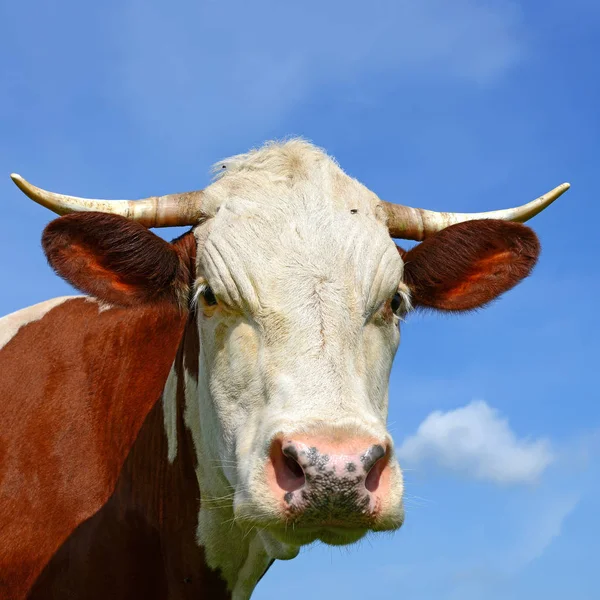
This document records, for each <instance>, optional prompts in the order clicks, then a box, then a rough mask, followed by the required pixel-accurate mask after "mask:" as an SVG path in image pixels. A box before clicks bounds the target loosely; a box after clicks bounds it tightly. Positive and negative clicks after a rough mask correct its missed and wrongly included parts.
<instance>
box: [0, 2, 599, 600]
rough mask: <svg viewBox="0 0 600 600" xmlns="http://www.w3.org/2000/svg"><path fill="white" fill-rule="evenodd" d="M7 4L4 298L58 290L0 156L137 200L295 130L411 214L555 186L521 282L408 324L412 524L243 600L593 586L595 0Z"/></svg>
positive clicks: (403, 443) (398, 374)
mask: <svg viewBox="0 0 600 600" xmlns="http://www.w3.org/2000/svg"><path fill="white" fill-rule="evenodd" d="M0 19H1V21H2V22H3V23H4V28H3V34H2V36H0V81H1V85H0V123H1V134H0V174H2V177H0V193H1V196H2V202H3V208H4V210H3V218H2V220H1V221H0V250H1V255H2V257H3V259H2V260H1V261H0V276H1V279H2V281H4V282H5V284H4V286H3V289H2V292H1V293H0V313H1V314H6V313H8V312H11V311H13V310H17V309H19V308H21V307H24V306H27V305H30V304H33V303H35V302H38V301H41V300H44V299H46V298H50V297H53V296H57V295H61V294H65V293H70V290H69V288H68V286H67V285H66V284H65V283H63V282H61V281H60V280H59V279H58V278H57V277H56V276H55V275H53V274H52V272H51V271H50V270H49V268H48V267H47V266H46V264H45V259H44V257H43V254H42V252H41V249H40V234H41V231H42V229H43V227H44V225H45V224H46V223H47V222H48V221H49V220H50V218H51V215H50V214H49V213H48V212H46V211H45V210H44V209H42V208H41V207H39V206H37V205H35V204H33V203H31V202H30V201H28V200H26V199H25V198H24V197H23V196H22V195H21V194H20V193H19V192H18V191H17V190H16V188H14V187H13V185H12V183H11V182H10V180H9V179H8V174H9V173H10V172H11V171H17V172H19V173H21V174H22V175H24V176H25V177H27V178H29V179H30V180H31V181H33V182H34V183H38V184H39V185H42V186H44V187H47V188H49V189H53V190H57V191H62V192H65V193H73V194H77V195H83V196H85V195H88V196H96V197H109V198H110V197H113V198H119V197H141V196H145V195H155V194H162V193H168V192H174V191H182V190H186V189H196V188H199V187H202V186H204V185H206V183H207V182H208V181H209V166H210V165H211V164H212V163H213V162H215V161H217V160H219V159H220V158H223V157H225V156H228V155H230V154H234V153H238V152H242V151H245V150H247V149H249V148H250V147H252V146H255V145H257V144H260V143H262V142H263V141H264V140H266V139H271V138H277V137H282V136H286V135H290V134H296V135H303V136H305V137H307V138H309V139H311V140H313V141H314V142H315V143H317V144H318V145H320V146H323V147H325V148H326V149H327V150H328V151H329V152H330V153H331V154H333V155H334V156H335V157H336V158H337V159H338V160H339V162H340V163H341V165H342V166H343V167H344V168H345V169H346V171H347V172H349V173H350V174H352V175H353V176H356V177H358V178H359V179H360V180H362V181H363V182H364V183H365V184H367V185H368V186H369V187H371V188H372V189H373V190H374V191H376V192H377V193H378V194H379V195H380V196H381V197H382V198H385V199H387V200H392V201H397V202H403V203H410V204H413V205H416V206H426V207H428V208H434V209H442V210H445V209H448V210H489V209H495V208H500V207H503V206H512V205H514V204H520V203H522V202H525V201H528V200H530V199H532V198H534V197H536V196H538V195H539V194H541V193H544V192H546V191H547V190H549V189H550V188H552V187H554V186H555V185H558V184H559V183H561V182H563V181H570V182H571V183H572V186H573V187H572V189H571V191H569V192H568V194H567V195H565V196H564V197H562V198H561V199H560V200H559V201H558V202H557V203H556V204H555V205H553V206H552V207H551V208H550V209H549V210H548V211H546V212H545V213H543V214H542V215H540V216H538V217H537V218H536V219H535V220H534V221H532V225H533V227H534V228H535V229H536V231H537V233H538V235H539V236H540V239H541V241H542V246H543V253H542V257H541V260H540V263H539V265H538V267H537V268H536V270H535V272H534V274H533V276H532V277H531V278H530V279H529V280H527V281H526V282H525V283H523V284H522V285H521V286H520V287H518V288H517V289H515V290H514V291H512V292H510V293H509V294H508V295H507V296H506V297H505V298H503V299H502V300H500V301H499V302H497V303H496V304H494V305H493V306H492V307H490V308H488V309H486V310H485V311H481V312H478V313H476V314H470V315H467V316H461V317H459V316H452V317H440V316H434V315H426V316H414V317H411V318H409V320H408V322H407V323H406V324H405V326H404V329H403V341H402V346H401V348H400V351H399V357H398V360H397V361H396V365H395V368H394V371H393V374H392V380H391V408H390V427H391V429H392V432H393V434H394V437H395V440H396V443H397V445H398V448H399V453H400V456H401V457H402V458H403V463H404V465H405V466H406V469H407V471H406V480H407V520H406V525H405V527H404V528H403V529H402V530H401V531H400V532H399V533H397V534H395V535H393V536H389V535H386V536H373V537H372V538H370V539H367V540H366V541H364V542H362V543H361V544H360V545H358V546H356V547H352V548H344V549H332V548H327V547H314V548H311V549H309V550H306V551H304V552H303V553H302V554H301V555H300V556H299V557H298V558H297V559H295V560H293V561H290V562H287V563H283V562H278V563H277V564H276V565H275V566H274V567H273V569H272V570H271V572H270V573H269V575H268V576H267V577H265V578H264V579H263V581H262V582H261V583H260V585H259V587H258V588H257V591H256V593H255V597H256V598H257V599H259V600H260V599H263V600H268V599H276V598H277V599H279V598H280V597H281V592H282V591H283V590H284V591H285V596H286V600H295V599H296V598H297V599H300V598H302V599H303V600H304V599H305V598H306V595H307V593H309V594H310V596H311V597H312V598H314V599H315V600H319V599H321V598H323V599H325V598H327V599H330V598H331V597H332V594H335V597H339V598H344V599H349V600H350V599H353V598H357V599H358V598H364V597H365V595H370V596H375V597H377V598H378V599H381V600H387V599H390V600H392V599H393V600H396V599H399V598H408V599H415V600H420V599H429V598H437V599H440V600H446V599H447V600H454V599H461V600H470V599H478V598H485V599H486V600H494V599H496V598H498V599H500V598H503V599H504V598H507V597H509V598H511V599H515V600H518V599H521V598H523V599H525V598H527V599H530V598H538V597H544V598H545V599H546V600H554V599H559V598H561V599H562V598H565V597H569V598H577V599H578V600H583V599H587V598H590V599H591V598H597V597H598V590H599V589H600V584H599V583H598V581H597V560H598V559H597V557H598V555H599V554H600V541H599V540H600V517H599V516H598V514H599V512H598V510H597V508H598V496H599V493H600V483H599V481H600V480H599V475H600V468H599V467H598V463H599V459H600V401H599V400H600V393H599V392H598V388H597V374H598V362H599V361H598V359H599V356H600V342H599V337H600V326H599V317H598V301H597V298H598V297H599V295H600V278H599V277H598V260H599V258H600V253H599V242H598V240H599V239H600V236H599V235H598V233H597V231H595V229H594V228H595V226H597V225H598V223H599V222H600V203H599V201H598V198H597V193H596V189H597V186H598V183H599V182H598V172H599V169H598V167H599V166H600V162H599V161H600V147H599V143H598V139H599V138H600V111H599V110H598V107H599V106H600V83H599V82H600V78H599V77H598V56H599V55H600V35H599V34H600V5H599V4H598V3H597V2H596V1H595V0H569V1H568V2H567V1H566V0H547V1H545V2H540V1H538V0H530V1H529V2H527V3H525V2H509V1H506V0H488V1H486V2H483V1H479V0H454V1H453V2H447V1H445V0H412V1H403V0H379V1H377V0H371V2H368V3H367V2H357V1H355V0H346V1H338V0H334V1H331V0H330V1H328V0H321V1H319V2H318V1H316V0H304V1H303V2H296V3H288V2H281V1H276V0H270V1H265V0H261V1H254V2H241V1H240V0H231V1H230V2H226V3H224V2H217V1H209V0H205V1H203V2H191V1H184V2H175V1H173V2H156V1H154V0H144V1H143V2H142V1H141V0H121V1H120V2H116V1H114V0H105V1H104V2H96V3H87V2H86V3H84V2H74V1H70V0H68V1H64V2H61V3H47V2H41V1H39V0H37V1H32V0H21V2H18V3H17V2H10V3H9V2H7V1H6V0H0ZM176 233H177V232H176V231H173V232H167V233H166V235H167V236H171V235H173V236H174V235H175V234H176Z"/></svg>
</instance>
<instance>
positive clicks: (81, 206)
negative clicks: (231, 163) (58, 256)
mask: <svg viewBox="0 0 600 600" xmlns="http://www.w3.org/2000/svg"><path fill="white" fill-rule="evenodd" d="M11 179H12V180H13V181H14V182H15V184H16V185H17V187H18V188H19V189H20V190H21V191H22V192H23V193H24V194H25V195H26V196H28V197H29V198H31V199H32V200H33V201H34V202H37V203H38V204H41V205H42V206H45V207H46V208H49V209H50V210H51V211H53V212H55V213H56V214H58V215H66V214H69V213H73V212H89V211H96V212H103V213H111V214H113V215H121V216H123V217H126V218H128V219H131V220H132V221H137V222H138V223H141V224H142V225H144V226H145V227H176V226H180V225H195V224H196V223H198V222H199V221H200V220H201V219H202V216H203V214H202V190H197V191H195V192H183V193H181V194H168V195H166V196H151V197H150V198H144V199H143V200H93V199H90V198H78V197H77V196H67V195H65V194H56V193H54V192H48V191H46V190H43V189H41V188H39V187H36V186H35V185H32V184H31V183H29V182H28V181H26V180H25V179H23V177H21V176H20V175H17V174H16V173H13V174H12V175H11Z"/></svg>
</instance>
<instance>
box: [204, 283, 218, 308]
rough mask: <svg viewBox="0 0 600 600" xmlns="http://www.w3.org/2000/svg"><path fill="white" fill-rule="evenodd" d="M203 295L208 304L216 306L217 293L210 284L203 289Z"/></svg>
mask: <svg viewBox="0 0 600 600" xmlns="http://www.w3.org/2000/svg"><path fill="white" fill-rule="evenodd" d="M202 297H203V298H204V302H205V303H206V304H207V306H215V305H216V304H217V298H216V296H215V293H214V292H213V291H212V289H211V288H209V287H208V286H206V287H205V288H204V290H203V291H202Z"/></svg>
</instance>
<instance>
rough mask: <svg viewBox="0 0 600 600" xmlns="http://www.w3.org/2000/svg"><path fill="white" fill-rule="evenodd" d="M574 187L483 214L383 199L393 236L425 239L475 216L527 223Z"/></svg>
mask: <svg viewBox="0 0 600 600" xmlns="http://www.w3.org/2000/svg"><path fill="white" fill-rule="evenodd" d="M570 187H571V186H570V185H569V184H568V183H563V184H562V185H559V186H558V187H555V188H554V189H553V190H552V191H550V192H548V193H547V194H544V195H543V196H540V197H539V198H536V199H535V200H532V201H531V202H529V203H527V204H523V205H522V206H517V207H516V208H505V209H503V210H492V211H489V212H481V213H454V212H436V211H433V210H425V209H424V208H412V207H411V206H403V205H402V204H392V203H391V202H386V201H385V200H383V201H382V203H383V206H384V208H385V211H386V213H387V217H388V229H389V231H390V235H391V236H392V237H393V238H401V239H405V240H419V241H420V240H424V239H425V238H426V237H428V236H430V235H433V234H434V233H436V232H438V231H440V230H442V229H445V228H446V227H448V226H450V225H454V224H455V223H462V222H463V221H474V220H475V219H500V220H502V221H516V222H518V223H524V222H525V221H528V220H529V219H531V218H532V217H535V215H537V214H538V213H540V212H542V211H543V210H544V209H545V208H546V207H547V206H550V204H552V202H554V201H555V200H556V199H557V198H558V197H559V196H561V195H562V194H564V193H565V192H566V191H567V190H568V189H569V188H570Z"/></svg>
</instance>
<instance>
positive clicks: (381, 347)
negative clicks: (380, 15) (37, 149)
mask: <svg viewBox="0 0 600 600" xmlns="http://www.w3.org/2000/svg"><path fill="white" fill-rule="evenodd" d="M216 169H217V171H218V172H217V174H216V176H215V179H214V181H213V182H212V183H211V184H210V185H209V186H208V187H207V188H206V189H204V190H202V191H195V192H187V193H183V194H172V195H168V196H163V197H160V198H157V197H152V198H147V199H145V200H139V201H129V200H119V201H104V200H90V199H83V198H77V197H74V196H66V195H62V194H56V193H52V192H48V191H45V190H43V189H41V188H38V187H36V186H33V185H32V184H30V183H28V182H27V181H26V180H25V179H23V178H21V177H20V176H18V175H13V180H14V181H15V183H16V184H17V186H18V187H19V188H20V189H21V190H22V191H23V192H24V193H25V194H26V195H27V196H29V197H30V198H31V199H33V200H34V201H36V202H38V203H39V204H41V205H43V206H45V207H47V208H49V209H51V210H52V211H54V212H55V213H57V214H58V215H61V216H60V217H59V218H57V219H55V220H54V221H52V222H50V224H49V225H48V226H47V227H46V228H45V230H44V233H43V237H42V246H43V250H44V252H45V254H46V257H47V259H48V261H49V264H50V265H51V267H52V268H53V269H54V270H55V271H56V273H57V274H58V275H60V276H61V277H63V278H64V279H65V280H66V281H67V282H69V283H70V284H72V285H73V286H74V287H75V288H76V289H78V290H80V291H81V292H83V294H84V295H82V296H71V297H63V298H56V299H52V300H49V301H46V302H43V303H41V304H38V305H35V306H32V307H29V308H26V309H23V310H21V311H18V312H16V313H13V314H11V315H8V316H6V317H4V318H3V319H2V320H0V373H1V374H2V376H1V378H0V431H1V433H0V436H1V437H0V597H2V598H4V599H7V600H20V599H24V598H28V599H30V600H47V599H58V598H61V599H62V598H70V599H86V600H95V599H106V598H111V599H117V600H118V599H131V598H144V599H145V600H153V599H156V600H159V599H161V600H162V599H169V600H175V599H177V600H179V599H185V598H194V599H195V600H198V599H201V598H204V599H211V600H224V599H228V598H232V599H233V600H244V599H247V598H249V597H250V596H251V594H252V591H253V589H254V588H255V586H256V584H257V582H258V581H259V580H260V578H261V577H262V576H263V575H264V574H265V572H266V571H267V570H268V568H269V567H270V565H271V564H272V563H273V561H274V560H276V559H283V560H286V559H291V558H293V557H294V556H296V555H297V553H298V551H299V549H300V548H301V547H302V546H305V545H307V544H310V543H312V542H314V541H317V540H320V541H322V542H324V543H326V544H332V545H344V544H351V543H354V542H356V541H357V540H359V539H360V538H362V537H363V536H364V535H365V534H366V533H367V532H369V531H394V530H396V529H398V528H399V527H400V526H401V525H402V522H403V520H404V509H403V504H402V497H403V481H402V472H401V469H400V466H399V464H398V460H397V458H396V456H395V453H394V445H393V441H392V438H391V436H390V434H389V433H388V431H387V428H386V416H387V411H388V379H389V374H390V370H391V367H392V361H393V358H394V355H395V353H396V350H397V348H398V345H399V341H400V328H399V323H400V322H401V321H402V320H403V319H404V318H405V317H406V315H407V314H408V313H409V312H410V311H411V310H413V309H419V308H424V309H431V310H437V311H442V312H457V313H459V312H464V311H469V310H472V309H476V308H479V307H482V306H485V305H486V304H488V303H489V302H491V301H492V300H494V299H495V298H497V297H498V296H500V295H501V294H503V293H504V292H506V291H507V290H509V289H511V288H512V287H513V286H514V285H516V284H517V283H519V282H520V281H521V280H523V279H524V278H525V277H527V276H528V275H529V273H530V272H531V270H532V268H533V266H534V265H535V263H536V260H537V257H538V254H539V243H538V239H537V237H536V235H535V233H534V232H533V231H532V230H531V229H530V228H529V227H527V226H525V225H523V224H522V222H523V221H526V220H527V219H529V218H531V217H532V216H534V215H535V214H537V213H538V212H540V211H541V210H543V209H544V208H545V207H547V206H548V205H549V204H550V203H551V202H553V201H554V200H555V199H556V198H558V197H559V196H560V195H561V194H562V193H563V192H564V191H565V190H566V189H568V187H569V186H568V184H563V185H561V186H559V187H557V188H555V189H554V190H552V191H551V192H549V193H548V194H546V195H544V196H541V197H539V198H538V199H536V200H534V201H532V202H530V203H528V204H525V205H523V206H520V207H518V208H514V209H505V210H498V211H492V212H487V213H463V214H461V213H438V212H435V211H430V210H425V209H417V208H412V207H410V206H404V205H400V204H393V203H389V202H386V201H384V200H381V199H380V198H378V196H377V195H376V194H375V193H374V192H372V191H370V190H369V189H367V188H366V187H365V186H363V185H362V184H361V183H359V182H358V181H357V180H355V179H353V178H351V177H349V176H348V175H347V174H345V173H344V172H343V171H342V169H341V168H340V167H339V165H338V164H337V163H336V162H335V160H334V159H333V158H331V157H329V156H328V155H327V154H326V153H325V152H324V151H322V150H321V149H319V148H316V147H315V146H313V145H312V144H310V143H308V142H306V141H304V140H301V139H290V140H286V141H284V142H271V143H268V144H266V145H265V146H263V147H261V148H258V149H255V150H252V151H250V152H249V153H246V154H242V155H238V156H235V157H233V158H230V159H228V160H225V161H223V162H221V163H219V164H218V165H217V167H216ZM182 225H186V226H190V227H191V228H190V229H189V231H187V232H186V233H185V234H183V235H182V236H180V237H178V238H177V239H175V240H174V241H173V242H171V243H168V242H166V241H165V240H164V239H162V238H161V237H159V236H157V235H155V234H154V233H153V232H151V231H150V229H151V228H153V227H168V226H182ZM395 238H396V239H398V238H403V239H409V240H416V241H420V242H421V243H420V244H417V245H415V246H414V247H412V248H411V249H410V250H405V249H402V248H401V247H398V246H397V245H396V243H395V242H394V239H395Z"/></svg>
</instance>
